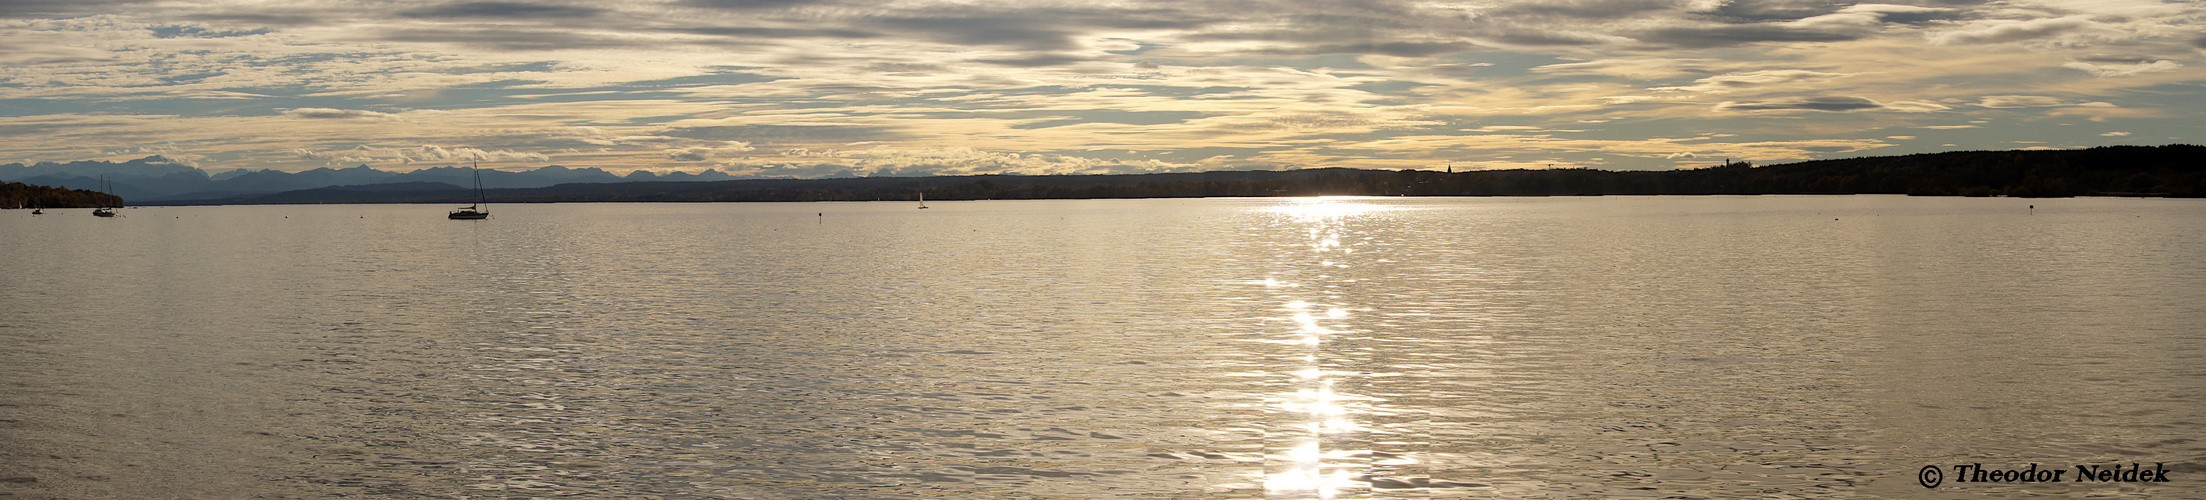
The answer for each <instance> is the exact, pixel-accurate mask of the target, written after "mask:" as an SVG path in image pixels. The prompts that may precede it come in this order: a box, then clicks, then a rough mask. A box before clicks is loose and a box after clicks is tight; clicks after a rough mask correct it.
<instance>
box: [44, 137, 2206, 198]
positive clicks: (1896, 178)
mask: <svg viewBox="0 0 2206 500" xmlns="http://www.w3.org/2000/svg"><path fill="white" fill-rule="evenodd" d="M482 172H483V183H484V184H485V185H486V186H488V187H489V188H491V189H490V190H489V196H488V197H489V200H490V201H491V202H492V203H543V202H720V201H862V200H911V199H913V198H915V197H916V196H917V194H918V193H919V192H922V191H924V192H925V193H926V195H927V198H928V199H930V200H944V201H947V200H975V199H1058V198H1184V197H1207V196H1309V195H1366V196H1396V195H1406V196H1585V195H1709V194H1909V195H1926V196H2018V197H2060V196H2159V197H2190V198H2196V197H2206V147H2200V146H2192V145H2168V146H2112V147H2100V148H2091V149H2079V150H2059V151H1956V152H1949V153H1931V154H1918V155H1907V156H1883V157H1867V158H1849V159H1838V160H1818V161H1809V162H1801V163H1790V164H1782V165H1770V166H1759V167H1758V166H1754V165H1751V164H1745V163H1736V164H1734V163H1727V164H1725V165H1722V166H1715V167H1711V168H1704V169H1694V170H1671V171H1604V170H1586V169H1556V170H1484V171H1472V172H1455V173H1445V172H1434V171H1429V170H1402V171H1392V170H1360V169H1349V168H1319V169H1305V170H1286V171H1226V172H1191V173H1158V174H1134V175H1047V176H1028V175H976V176H951V177H866V178H836V179H731V178H730V176H728V175H727V174H725V173H722V172H718V171H708V172H707V173H706V174H705V175H668V176H656V175H651V174H649V173H648V172H643V173H638V174H631V175H628V176H626V177H622V176H615V175H612V174H610V173H607V172H605V171H603V170H598V169H594V168H589V169H571V168H566V167H559V166H550V167H543V168H539V169H536V170H531V171H527V172H505V171H491V170H484V171H482ZM102 175H104V176H107V177H108V179H110V180H111V181H114V182H115V186H116V188H115V191H116V192H117V194H120V195H122V196H123V198H125V199H126V200H128V201H129V202H130V204H133V205H241V204H302V203H468V202H470V201H472V200H473V199H474V197H473V196H472V195H473V194H474V193H473V191H472V190H471V189H469V188H464V187H461V186H472V185H473V176H472V172H471V171H469V170H468V169H465V168H454V167H441V168H431V169H424V170H417V171H413V172H406V173H394V172H384V171H380V170H375V169H372V168H368V167H365V166H360V167H353V168H346V169H328V168H321V169H314V170H309V171H305V172H298V173H284V172H274V171H254V172H238V173H224V174H222V175H214V176H209V175H207V174H206V173H205V172H204V171H201V170H199V169H197V168H192V167H189V166H185V165H180V164H177V163H176V162H173V161H169V160H168V159H166V158H162V157H158V156H151V157H146V158H140V159H137V160H131V161H127V162H122V163H111V162H72V163H61V164H57V163H40V164H37V165H31V166H24V165H20V164H9V165H0V181H17V182H23V183H28V184H38V185H45V186H63V187H72V188H94V187H96V186H97V185H98V179H97V177H98V176H102ZM680 181H689V182H680Z"/></svg>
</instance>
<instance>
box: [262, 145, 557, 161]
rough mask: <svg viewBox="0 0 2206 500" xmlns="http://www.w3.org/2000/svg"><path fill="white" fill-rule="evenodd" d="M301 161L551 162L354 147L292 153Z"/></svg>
mask: <svg viewBox="0 0 2206 500" xmlns="http://www.w3.org/2000/svg"><path fill="white" fill-rule="evenodd" d="M292 153H293V154H295V155H298V156H299V157H301V158H310V159H315V160H321V161H323V162H324V163H328V164H338V165H356V164H364V163H400V164H412V163H417V162H438V161H538V162H545V161H551V158H550V157H547V156H545V155H543V154H541V153H529V152H521V151H509V150H502V149H501V150H484V149H477V148H446V147H443V146H437V145H422V146H416V147H410V148H397V147H377V146H367V145H362V146H357V147H354V148H352V149H344V150H335V151H317V150H313V149H308V148H299V149H295V150H292Z"/></svg>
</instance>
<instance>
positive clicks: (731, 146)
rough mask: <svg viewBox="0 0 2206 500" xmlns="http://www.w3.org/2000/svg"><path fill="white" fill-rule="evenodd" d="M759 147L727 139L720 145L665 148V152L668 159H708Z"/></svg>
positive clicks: (728, 155) (729, 155)
mask: <svg viewBox="0 0 2206 500" xmlns="http://www.w3.org/2000/svg"><path fill="white" fill-rule="evenodd" d="M757 149H758V148H753V147H751V143H748V142H742V141H727V142H726V143H723V144H721V145H719V146H701V147H688V148H677V149H668V150H665V153H666V157H667V159H671V160H675V161H707V160H711V159H713V158H728V157H733V156H738V155H740V154H741V153H747V152H751V151H754V150H757Z"/></svg>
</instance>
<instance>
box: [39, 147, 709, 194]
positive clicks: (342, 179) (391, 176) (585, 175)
mask: <svg viewBox="0 0 2206 500" xmlns="http://www.w3.org/2000/svg"><path fill="white" fill-rule="evenodd" d="M482 174H483V186H484V187H485V188H494V189H523V188H540V187H549V186H555V185H559V184H570V183H620V182H693V181H718V180H730V179H734V178H735V177H734V176H730V175H728V174H727V173H726V172H721V171H718V170H707V171H705V172H704V173H701V174H689V173H679V172H678V173H673V174H666V175H658V174H655V173H652V172H650V171H645V170H638V171H635V172H632V173H630V174H628V175H627V176H618V175H613V174H612V173H611V172H606V171H604V170H599V169H596V168H567V167H562V166H558V165H552V166H548V167H542V168H537V169H535V170H529V171H526V172H507V171H501V170H483V171H482ZM102 176H105V177H106V178H107V181H108V182H109V183H111V184H113V186H114V194H116V195H119V196H122V197H123V199H126V200H129V201H130V202H132V203H147V202H162V201H191V200H234V199H243V198H252V197H256V196H259V195H266V194H273V193H281V192H285V191H297V190H304V189H318V188H326V187H331V186H368V185H376V186H383V189H384V190H401V191H418V190H441V189H460V190H467V189H470V188H471V187H472V186H474V185H475V180H474V179H475V177H474V172H473V171H472V170H470V169H467V168H463V167H436V168H426V169H421V170H415V171H412V172H403V173H401V172H388V171H383V170H376V169H374V168H370V167H368V166H367V165H361V166H357V167H352V168H341V169H333V168H317V169H313V170H308V171H304V172H281V171H275V170H233V171H229V172H223V173H221V174H215V175H208V174H207V172H206V171H204V170H200V169H198V168H194V167H192V166H189V165H185V164H183V163H179V162H176V161H174V160H170V159H168V158H166V157H162V156H159V155H155V156H148V157H144V158H139V159H135V160H130V161H125V162H108V161H74V162H68V163H52V162H42V163H38V164H34V165H24V164H21V163H9V164H0V182H20V183H24V184H31V185H39V186H53V187H63V188H71V189H93V190H97V189H99V188H100V177H102ZM463 186H464V187H463Z"/></svg>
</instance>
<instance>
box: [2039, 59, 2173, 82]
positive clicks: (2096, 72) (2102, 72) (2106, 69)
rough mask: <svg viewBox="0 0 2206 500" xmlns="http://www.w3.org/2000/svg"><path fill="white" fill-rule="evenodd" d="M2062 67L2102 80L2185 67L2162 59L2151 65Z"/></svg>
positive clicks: (2146, 63)
mask: <svg viewBox="0 0 2206 500" xmlns="http://www.w3.org/2000/svg"><path fill="white" fill-rule="evenodd" d="M2061 67H2064V68H2070V69H2076V70H2081V71H2083V72H2085V73H2090V74H2091V76H2096V77H2100V78H2114V77H2123V76H2136V75H2141V74H2145V73H2159V72H2162V71H2175V70H2176V68H2181V67H2183V65H2181V64H2177V63H2176V62H2175V61H2170V60H2166V59H2162V60H2158V61H2153V62H2149V63H2148V62H2139V63H2135V64H2106V65H2099V64H2091V63H2087V62H2071V63H2068V64H2062V65H2061Z"/></svg>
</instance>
